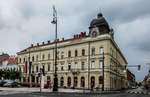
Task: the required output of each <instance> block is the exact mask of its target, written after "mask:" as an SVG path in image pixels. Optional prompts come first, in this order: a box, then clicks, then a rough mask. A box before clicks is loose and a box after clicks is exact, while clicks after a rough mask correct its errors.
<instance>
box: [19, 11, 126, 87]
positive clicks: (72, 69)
mask: <svg viewBox="0 0 150 97" xmlns="http://www.w3.org/2000/svg"><path fill="white" fill-rule="evenodd" d="M57 46H58V49H57V51H58V52H57V54H58V55H57V57H58V59H57V69H56V70H57V74H58V76H57V77H58V86H59V87H66V88H72V87H74V88H83V89H91V88H97V89H101V88H102V84H103V65H104V89H105V90H118V89H122V88H126V87H127V75H126V73H125V72H123V71H124V69H125V68H124V67H125V66H126V65H127V61H126V59H125V57H124V55H123V54H122V52H121V50H120V49H119V47H118V46H117V44H116V42H115V41H114V37H113V30H112V29H110V28H109V25H108V23H107V21H106V20H105V18H104V17H103V15H102V14H101V13H99V14H98V16H97V18H95V19H93V20H92V21H91V23H90V27H89V33H88V34H86V32H81V33H80V34H76V35H74V37H73V38H70V39H64V38H62V39H61V40H57ZM54 51H55V41H53V42H50V41H48V42H47V43H44V42H43V43H42V44H39V43H37V44H36V45H33V44H32V45H31V46H30V47H28V48H26V49H24V50H22V51H20V52H18V53H17V54H18V65H19V66H20V68H21V71H22V78H21V82H22V83H25V82H26V83H27V82H29V70H27V71H26V70H24V68H25V67H26V68H28V67H27V66H26V65H25V63H26V62H28V61H29V59H30V61H31V62H32V66H31V67H32V68H31V69H32V70H31V71H32V72H31V75H32V77H31V79H32V85H33V84H38V83H40V81H39V77H38V73H39V72H40V68H44V70H45V72H46V74H45V76H44V79H45V84H46V83H48V82H50V84H53V78H54V58H55V57H54V56H55V53H54ZM103 56H104V57H103ZM51 86H52V85H51Z"/></svg>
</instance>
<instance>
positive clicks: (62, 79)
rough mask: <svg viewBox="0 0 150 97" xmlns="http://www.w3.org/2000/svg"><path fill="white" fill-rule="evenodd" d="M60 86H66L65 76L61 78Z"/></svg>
mask: <svg viewBox="0 0 150 97" xmlns="http://www.w3.org/2000/svg"><path fill="white" fill-rule="evenodd" d="M60 86H61V87H63V86H64V78H63V77H61V78H60Z"/></svg>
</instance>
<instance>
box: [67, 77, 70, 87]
mask: <svg viewBox="0 0 150 97" xmlns="http://www.w3.org/2000/svg"><path fill="white" fill-rule="evenodd" d="M67 85H68V87H71V77H68V80H67Z"/></svg>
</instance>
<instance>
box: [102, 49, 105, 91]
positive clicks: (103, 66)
mask: <svg viewBox="0 0 150 97" xmlns="http://www.w3.org/2000/svg"><path fill="white" fill-rule="evenodd" d="M104 59H105V57H104V52H103V54H102V60H103V64H102V65H103V66H102V75H103V84H102V91H104V78H105V77H104V67H105V66H104Z"/></svg>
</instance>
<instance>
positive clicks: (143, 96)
mask: <svg viewBox="0 0 150 97" xmlns="http://www.w3.org/2000/svg"><path fill="white" fill-rule="evenodd" d="M149 96H150V93H149V92H148V93H147V92H146V91H145V90H143V89H142V88H140V87H139V88H137V89H130V90H126V91H118V92H103V93H101V92H89V91H83V90H74V89H59V92H52V91H51V90H49V89H44V90H43V92H42V93H40V92H39V88H24V87H22V88H0V97H149Z"/></svg>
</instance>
